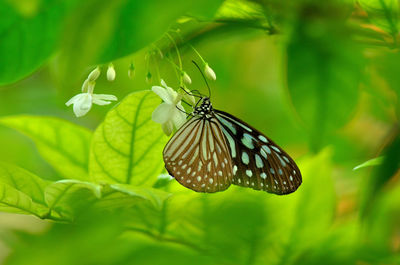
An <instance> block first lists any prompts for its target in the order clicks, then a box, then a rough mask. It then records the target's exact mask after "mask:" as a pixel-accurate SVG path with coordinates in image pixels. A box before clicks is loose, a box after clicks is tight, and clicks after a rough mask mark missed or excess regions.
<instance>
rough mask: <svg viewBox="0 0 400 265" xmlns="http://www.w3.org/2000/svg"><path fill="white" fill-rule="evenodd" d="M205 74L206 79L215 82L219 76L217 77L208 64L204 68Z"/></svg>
mask: <svg viewBox="0 0 400 265" xmlns="http://www.w3.org/2000/svg"><path fill="white" fill-rule="evenodd" d="M204 73H205V75H206V77H207V78H208V79H210V80H214V81H215V80H216V79H217V76H216V75H215V72H214V70H213V69H212V68H211V67H210V66H208V63H206V64H205V66H204Z"/></svg>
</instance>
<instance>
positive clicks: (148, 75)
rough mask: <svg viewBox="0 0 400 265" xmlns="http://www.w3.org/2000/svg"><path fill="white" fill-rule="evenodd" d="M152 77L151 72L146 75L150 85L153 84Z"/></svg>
mask: <svg viewBox="0 0 400 265" xmlns="http://www.w3.org/2000/svg"><path fill="white" fill-rule="evenodd" d="M152 77H153V76H152V75H151V73H150V72H147V75H146V82H147V83H148V84H151V81H152Z"/></svg>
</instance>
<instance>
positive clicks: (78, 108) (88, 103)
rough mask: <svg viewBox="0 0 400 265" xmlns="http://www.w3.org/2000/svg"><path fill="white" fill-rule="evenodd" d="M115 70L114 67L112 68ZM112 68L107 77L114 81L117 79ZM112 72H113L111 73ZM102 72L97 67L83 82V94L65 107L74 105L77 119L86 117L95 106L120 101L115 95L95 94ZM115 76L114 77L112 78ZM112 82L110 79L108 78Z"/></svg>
mask: <svg viewBox="0 0 400 265" xmlns="http://www.w3.org/2000/svg"><path fill="white" fill-rule="evenodd" d="M112 69H114V67H112ZM109 71H110V67H109V69H108V71H107V77H109V76H110V77H113V78H112V80H114V79H115V70H114V74H112V73H110V74H109ZM111 72H112V71H111ZM100 73H101V70H100V68H99V67H96V68H95V69H94V70H93V71H92V72H90V74H89V75H88V77H87V79H86V80H85V81H84V82H83V85H82V93H79V94H77V95H75V96H73V97H72V98H71V99H70V100H68V101H67V102H66V103H65V105H67V106H70V105H73V110H74V113H75V115H76V117H82V116H84V115H86V114H87V113H88V112H89V110H90V109H91V108H92V105H93V104H97V105H101V106H102V105H108V104H110V103H111V101H116V100H118V99H117V97H116V96H114V95H108V94H94V93H93V90H94V87H95V85H96V80H97V78H99V76H100ZM112 75H113V76H112ZM108 79H109V80H110V78H108Z"/></svg>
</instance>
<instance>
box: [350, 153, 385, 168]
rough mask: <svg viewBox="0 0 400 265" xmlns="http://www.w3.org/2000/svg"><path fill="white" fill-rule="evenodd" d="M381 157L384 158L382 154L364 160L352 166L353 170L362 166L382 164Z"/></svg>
mask: <svg viewBox="0 0 400 265" xmlns="http://www.w3.org/2000/svg"><path fill="white" fill-rule="evenodd" d="M383 159H384V157H383V156H380V157H376V158H372V159H370V160H368V161H365V162H364V163H362V164H360V165H358V166H356V167H354V168H353V170H357V169H360V168H363V167H371V166H378V165H380V164H382V162H383Z"/></svg>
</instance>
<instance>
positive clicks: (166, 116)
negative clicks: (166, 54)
mask: <svg viewBox="0 0 400 265" xmlns="http://www.w3.org/2000/svg"><path fill="white" fill-rule="evenodd" d="M161 85H162V86H153V87H152V88H151V90H153V92H154V93H156V94H157V95H158V96H159V97H160V98H161V99H162V100H163V101H164V102H163V103H161V104H160V105H159V106H158V107H157V108H156V109H155V110H154V112H153V115H152V120H153V121H155V122H157V123H160V124H161V128H162V129H163V131H164V133H165V134H166V135H170V134H171V133H172V131H173V129H174V128H175V129H179V128H180V127H181V126H182V124H184V123H185V121H186V113H184V112H183V111H184V108H183V107H182V104H181V99H182V95H180V94H178V93H177V92H176V91H175V90H173V89H172V88H170V87H168V86H167V84H166V83H165V82H164V80H161ZM178 108H179V109H178Z"/></svg>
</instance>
